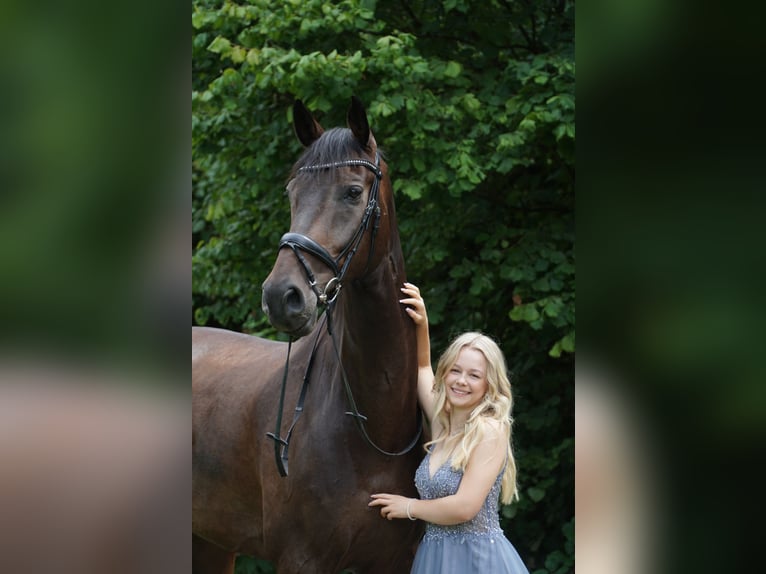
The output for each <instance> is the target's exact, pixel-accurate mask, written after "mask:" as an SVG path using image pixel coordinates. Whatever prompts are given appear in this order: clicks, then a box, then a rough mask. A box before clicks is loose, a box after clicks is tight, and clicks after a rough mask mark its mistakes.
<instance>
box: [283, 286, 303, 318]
mask: <svg viewBox="0 0 766 574" xmlns="http://www.w3.org/2000/svg"><path fill="white" fill-rule="evenodd" d="M282 304H283V306H284V310H285V314H286V315H287V316H291V315H298V314H300V313H302V312H303V308H304V307H305V304H304V302H303V295H302V294H301V292H300V291H299V290H298V289H295V288H294V287H290V288H289V289H288V290H287V291H285V293H284V295H282Z"/></svg>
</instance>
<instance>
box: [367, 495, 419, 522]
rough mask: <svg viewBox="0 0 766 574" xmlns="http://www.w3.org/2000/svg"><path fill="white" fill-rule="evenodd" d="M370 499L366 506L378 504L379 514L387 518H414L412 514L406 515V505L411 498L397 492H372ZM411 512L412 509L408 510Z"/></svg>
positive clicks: (410, 501)
mask: <svg viewBox="0 0 766 574" xmlns="http://www.w3.org/2000/svg"><path fill="white" fill-rule="evenodd" d="M370 498H372V501H371V502H370V503H369V504H368V505H367V506H380V515H381V516H382V517H383V518H387V519H388V520H393V519H394V518H410V519H411V520H413V519H414V517H413V516H412V514H410V516H407V505H408V504H411V503H412V498H407V497H406V496H399V495H398V494H372V495H370ZM410 512H412V511H410Z"/></svg>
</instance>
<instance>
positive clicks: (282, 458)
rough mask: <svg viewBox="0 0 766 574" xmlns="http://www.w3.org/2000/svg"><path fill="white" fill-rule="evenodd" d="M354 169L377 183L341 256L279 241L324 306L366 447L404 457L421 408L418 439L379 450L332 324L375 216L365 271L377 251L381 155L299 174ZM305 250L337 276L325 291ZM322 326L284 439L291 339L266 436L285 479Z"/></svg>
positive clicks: (291, 238) (308, 243)
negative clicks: (271, 426) (346, 280)
mask: <svg viewBox="0 0 766 574" xmlns="http://www.w3.org/2000/svg"><path fill="white" fill-rule="evenodd" d="M353 166H362V167H366V168H367V169H369V170H370V171H372V173H373V174H375V180H374V181H373V183H372V187H371V188H370V194H369V197H368V200H367V207H366V208H365V210H364V215H363V216H362V221H361V223H360V225H359V227H358V228H357V230H356V233H354V235H353V236H352V237H351V239H350V240H349V242H348V243H347V244H346V246H345V247H344V248H343V249H342V250H341V252H340V254H339V255H338V256H337V257H335V258H333V257H332V255H330V254H329V253H328V252H327V250H326V249H325V248H324V247H322V246H321V245H320V244H319V243H317V242H316V241H314V240H313V239H311V238H310V237H308V236H307V235H302V234H300V233H285V234H284V235H283V236H282V239H280V241H279V249H282V248H284V247H287V248H289V249H291V250H292V252H293V253H294V254H295V257H296V258H297V259H298V262H299V263H300V264H301V267H303V270H304V272H305V273H306V279H307V281H308V284H309V286H310V287H311V290H312V291H313V292H314V294H315V295H316V297H317V301H318V303H319V304H320V305H322V306H324V307H325V314H324V317H323V318H322V323H323V325H326V326H327V332H328V333H329V334H330V338H331V340H332V344H333V349H334V351H335V357H336V359H337V360H338V364H339V365H340V368H341V377H342V379H343V386H344V388H345V391H346V396H347V398H348V402H349V407H350V409H351V410H349V411H346V413H345V414H347V415H349V416H351V417H353V418H354V420H355V421H356V423H357V427H358V428H359V430H360V432H361V433H362V436H363V437H364V439H365V441H366V442H367V444H369V445H370V446H372V447H373V448H374V449H375V450H377V451H378V452H379V453H381V454H384V455H386V456H401V455H403V454H406V453H408V452H410V451H411V450H412V449H413V448H414V447H415V445H416V444H417V443H418V441H419V439H420V435H421V434H422V432H423V416H422V413H420V409H418V430H417V432H416V434H415V438H413V439H412V441H410V443H409V444H408V445H407V446H406V447H404V448H403V449H402V450H400V451H397V452H388V451H386V450H384V449H382V448H380V447H379V446H378V445H377V444H375V442H374V441H373V440H372V439H371V438H370V435H369V434H368V433H367V427H366V426H365V422H366V421H367V417H365V416H364V415H363V414H361V413H360V412H359V410H358V409H357V406H356V401H355V400H354V394H353V392H352V390H351V385H350V384H349V382H348V377H347V376H346V370H345V369H344V368H343V362H342V361H341V357H340V352H339V350H338V342H337V340H336V337H335V332H334V325H333V311H334V309H335V303H336V301H337V298H338V295H339V293H340V290H341V287H342V286H343V283H342V281H343V278H344V277H345V275H346V271H347V270H348V267H349V265H350V264H351V259H352V258H353V257H354V255H355V254H356V251H357V249H358V248H359V245H360V244H361V242H362V238H363V237H364V234H365V232H366V231H367V229H368V228H369V227H370V223H371V220H372V219H373V216H374V222H373V223H372V231H371V233H370V251H369V255H368V257H367V265H366V267H365V272H366V270H367V268H368V267H369V265H370V261H371V259H372V255H373V252H374V249H375V236H376V235H377V232H378V227H379V225H380V205H379V204H378V192H379V189H380V180H381V179H382V177H383V172H382V171H381V169H380V155H379V154H378V153H377V152H376V153H375V163H372V162H370V161H367V160H366V159H348V160H344V161H338V162H333V163H325V164H319V165H312V166H304V167H301V168H300V169H298V172H303V171H320V170H327V169H337V168H341V167H353ZM302 251H303V252H305V253H310V254H311V255H313V256H314V257H317V258H318V259H320V260H321V261H322V262H323V263H324V264H325V265H327V267H329V268H330V269H331V270H332V272H333V273H334V276H333V277H332V278H331V279H330V280H329V281H328V282H327V284H326V285H325V287H324V289H322V288H320V287H319V286H318V285H317V282H316V278H315V276H314V273H313V272H312V271H311V267H310V266H309V264H308V262H307V261H306V258H305V257H303V255H302V253H301V252H302ZM344 258H345V261H343V264H342V265H341V260H343V259H344ZM323 325H320V326H318V327H317V329H316V336H315V337H314V344H313V346H312V349H311V355H310V356H309V362H308V364H307V365H306V372H305V374H304V376H303V385H302V386H301V392H300V396H299V397H298V403H297V405H296V407H295V411H294V413H293V422H292V424H291V425H290V429H289V430H288V431H287V435H286V436H285V437H284V438H283V437H282V436H281V428H282V413H283V411H284V402H285V388H286V386H287V370H288V367H289V365H290V350H291V348H292V343H293V339H292V337H290V340H289V343H288V345H287V359H286V361H285V370H284V374H283V376H282V388H281V391H280V396H279V411H278V412H277V424H276V430H275V431H274V432H273V433H271V432H270V433H266V436H267V437H268V438H270V439H272V440H273V441H274V458H275V460H276V464H277V470H278V471H279V474H280V476H283V477H285V476H287V472H288V469H287V467H288V450H289V448H290V438H291V437H292V434H293V429H294V428H295V424H296V423H297V422H298V419H299V418H300V416H301V415H302V414H303V403H304V401H305V399H306V392H307V390H308V385H309V379H310V376H311V370H312V367H313V365H314V357H315V355H316V350H317V345H318V343H319V336H320V334H321V332H322V326H323Z"/></svg>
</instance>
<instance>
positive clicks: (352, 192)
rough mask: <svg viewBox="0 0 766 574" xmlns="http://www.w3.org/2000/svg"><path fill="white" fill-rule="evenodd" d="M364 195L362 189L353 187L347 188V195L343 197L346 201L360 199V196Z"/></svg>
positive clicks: (356, 186)
mask: <svg viewBox="0 0 766 574" xmlns="http://www.w3.org/2000/svg"><path fill="white" fill-rule="evenodd" d="M360 195H362V188H361V187H359V186H358V185H352V186H351V187H348V188H346V194H345V195H344V196H343V197H344V199H351V200H354V199H359V196H360Z"/></svg>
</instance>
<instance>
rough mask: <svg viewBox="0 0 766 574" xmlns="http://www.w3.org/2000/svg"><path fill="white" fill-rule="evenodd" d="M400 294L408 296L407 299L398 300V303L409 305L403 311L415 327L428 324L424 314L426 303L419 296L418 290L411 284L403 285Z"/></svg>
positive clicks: (426, 316)
mask: <svg viewBox="0 0 766 574" xmlns="http://www.w3.org/2000/svg"><path fill="white" fill-rule="evenodd" d="M401 290H402V293H405V294H406V295H409V297H408V298H407V299H399V303H401V304H402V305H409V306H408V307H405V309H404V310H405V311H407V314H408V315H409V316H410V318H411V319H412V320H413V321H414V322H415V324H416V325H423V324H428V315H427V314H426V303H425V301H423V297H421V296H420V289H418V288H417V286H415V285H413V284H412V283H405V284H404V287H402V288H401Z"/></svg>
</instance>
